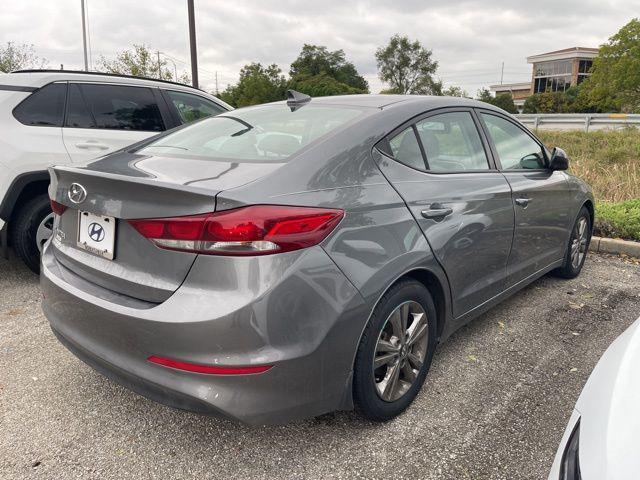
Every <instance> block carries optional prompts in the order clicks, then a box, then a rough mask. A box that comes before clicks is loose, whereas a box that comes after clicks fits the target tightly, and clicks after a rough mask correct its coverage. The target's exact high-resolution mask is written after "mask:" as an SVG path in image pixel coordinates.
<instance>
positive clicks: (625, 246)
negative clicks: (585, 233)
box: [589, 237, 640, 258]
mask: <svg viewBox="0 0 640 480" xmlns="http://www.w3.org/2000/svg"><path fill="white" fill-rule="evenodd" d="M589 251H591V252H599V253H617V254H624V255H629V256H631V257H638V258H640V242H631V241H629V240H620V239H619V238H605V237H591V245H589Z"/></svg>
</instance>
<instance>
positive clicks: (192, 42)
mask: <svg viewBox="0 0 640 480" xmlns="http://www.w3.org/2000/svg"><path fill="white" fill-rule="evenodd" d="M187 10H188V11H189V46H190V49H191V84H192V85H193V86H194V87H195V88H198V52H197V51H196V18H195V13H194V10H193V0H187Z"/></svg>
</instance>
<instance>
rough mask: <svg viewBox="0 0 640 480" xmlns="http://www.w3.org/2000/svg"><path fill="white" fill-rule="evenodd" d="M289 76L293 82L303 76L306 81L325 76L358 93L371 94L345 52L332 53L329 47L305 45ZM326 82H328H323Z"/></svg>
mask: <svg viewBox="0 0 640 480" xmlns="http://www.w3.org/2000/svg"><path fill="white" fill-rule="evenodd" d="M289 75H290V76H291V78H292V80H293V79H295V78H296V77H298V76H301V75H304V76H305V78H306V79H308V78H309V77H313V76H316V75H324V76H325V77H330V78H333V79H335V80H336V81H337V82H339V83H343V84H345V85H347V86H349V87H351V88H353V89H355V90H357V92H356V93H368V92H369V84H368V83H367V81H366V80H365V79H364V77H363V76H362V75H360V74H359V73H358V71H357V70H356V67H355V66H354V65H353V63H351V62H348V61H347V60H346V58H345V54H344V51H343V50H335V51H333V52H332V51H330V50H328V49H327V47H324V46H318V45H309V44H306V43H305V44H304V46H303V47H302V51H301V52H300V55H298V58H296V59H295V60H294V61H293V63H291V68H290V70H289ZM325 82H326V80H322V81H321V83H325Z"/></svg>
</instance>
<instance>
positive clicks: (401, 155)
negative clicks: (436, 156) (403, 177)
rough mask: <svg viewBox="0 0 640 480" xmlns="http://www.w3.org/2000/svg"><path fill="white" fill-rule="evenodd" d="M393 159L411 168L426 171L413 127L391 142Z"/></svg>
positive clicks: (406, 129)
mask: <svg viewBox="0 0 640 480" xmlns="http://www.w3.org/2000/svg"><path fill="white" fill-rule="evenodd" d="M389 146H390V147H391V153H392V154H393V158H395V159H396V160H397V161H398V162H400V163H402V164H404V165H407V166H408V167H411V168H417V169H418V170H424V168H425V165H424V158H423V156H422V152H421V151H420V144H419V143H418V139H417V138H416V134H415V131H414V129H413V127H408V128H405V129H404V130H403V131H401V132H400V133H399V134H397V135H396V136H394V137H393V138H391V139H390V140H389Z"/></svg>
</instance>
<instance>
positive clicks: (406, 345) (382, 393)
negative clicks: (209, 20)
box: [373, 301, 429, 402]
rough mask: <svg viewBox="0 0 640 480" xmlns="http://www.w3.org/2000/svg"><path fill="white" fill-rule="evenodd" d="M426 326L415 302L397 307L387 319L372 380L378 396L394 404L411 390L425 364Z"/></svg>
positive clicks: (378, 347) (427, 339) (381, 335)
mask: <svg viewBox="0 0 640 480" xmlns="http://www.w3.org/2000/svg"><path fill="white" fill-rule="evenodd" d="M428 341H429V325H428V318H427V313H426V312H425V309H424V308H423V307H422V305H420V304H419V303H417V302H413V301H409V302H404V303H402V304H400V305H398V306H397V307H396V308H395V309H394V310H393V312H391V315H389V317H388V318H387V320H386V322H385V324H384V327H383V328H382V331H381V332H380V335H379V336H378V342H377V344H376V350H375V354H374V358H373V377H374V382H375V385H376V391H377V393H378V396H379V397H380V398H381V399H382V400H384V401H385V402H394V401H396V400H398V399H399V398H401V397H402V396H403V395H404V394H406V393H407V391H408V390H409V389H410V388H411V385H413V383H414V382H415V381H416V379H417V378H418V374H419V373H420V369H421V368H422V365H423V364H424V361H425V355H426V352H427V345H428Z"/></svg>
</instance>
